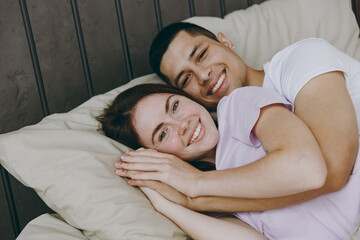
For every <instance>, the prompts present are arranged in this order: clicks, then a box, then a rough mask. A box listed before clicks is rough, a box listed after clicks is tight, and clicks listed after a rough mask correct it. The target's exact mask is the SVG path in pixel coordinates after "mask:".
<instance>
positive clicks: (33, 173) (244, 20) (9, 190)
mask: <svg viewBox="0 0 360 240" xmlns="http://www.w3.org/2000/svg"><path fill="white" fill-rule="evenodd" d="M359 3H360V1H359V0H317V1H314V0H268V1H262V0H242V1H240V0H220V1H219V0H211V1H210V0H208V1H205V0H153V1H151V0H115V1H96V0H86V1H85V0H78V1H76V0H68V1H55V0H51V1H47V0H37V1H34V0H27V1H26V0H19V1H10V0H5V1H2V2H1V3H0V6H1V7H0V11H1V17H0V46H1V50H2V55H1V57H0V66H1V68H0V76H1V80H0V81H1V84H0V93H1V94H0V99H1V103H2V104H1V110H0V114H1V122H0V131H1V132H0V133H1V135H0V163H1V167H0V168H1V184H0V186H1V187H0V196H1V197H0V209H1V213H2V214H1V217H0V239H2V240H8V239H15V238H17V239H24V240H28V239H142V240H148V239H149V240H151V239H160V240H161V239H189V237H188V236H187V235H186V233H184V232H183V231H181V229H179V228H178V227H177V226H176V225H174V224H173V223H172V222H171V221H169V220H168V219H167V218H165V217H164V216H162V215H161V214H159V213H157V212H156V211H154V209H153V208H152V206H151V204H150V203H149V201H148V200H147V199H146V197H145V196H144V195H143V194H142V192H141V191H140V190H139V189H137V188H133V187H130V186H128V185H127V184H126V182H125V181H124V180H123V179H121V178H119V177H117V176H115V174H114V172H113V171H114V170H113V168H112V164H113V162H115V161H116V160H118V159H119V157H120V155H121V153H123V152H124V151H126V149H127V147H126V146H124V145H121V144H119V143H117V142H114V141H112V140H110V139H108V138H106V137H105V136H104V135H103V134H102V133H101V132H99V131H97V128H98V123H97V121H96V120H95V117H96V116H97V115H98V114H99V113H100V112H101V110H102V109H103V108H104V107H105V106H106V104H108V103H109V102H111V100H112V99H113V98H114V97H115V96H116V95H117V94H118V93H119V92H121V91H123V90H124V89H126V88H128V87H130V86H133V85H135V84H139V83H145V82H162V81H161V80H160V79H159V78H158V77H157V76H155V75H154V74H152V71H151V68H150V65H149V64H148V49H149V47H150V44H151V40H152V38H153V37H154V36H155V35H156V33H157V32H158V31H159V30H160V29H161V28H163V27H164V26H166V25H168V24H170V23H172V22H176V21H182V20H186V21H189V22H193V23H197V24H199V25H201V26H204V27H206V28H208V29H209V30H211V31H213V32H214V33H217V32H219V31H222V32H224V33H225V34H226V35H228V36H229V37H230V39H231V40H232V41H233V42H234V43H235V45H236V49H235V51H236V52H237V53H238V54H239V55H240V56H241V57H242V58H243V59H244V60H245V62H246V63H247V64H248V65H250V66H251V67H254V68H256V69H261V68H262V64H263V63H265V62H266V61H268V60H270V59H271V57H272V56H273V55H274V54H275V53H276V52H278V51H279V50H281V49H282V48H284V47H286V46H288V45H290V44H291V43H294V42H296V41H298V40H301V39H304V38H309V37H319V38H324V39H325V40H327V41H329V42H330V43H332V44H333V45H334V46H335V47H337V48H339V49H340V50H342V51H344V52H346V53H347V54H349V55H351V56H353V57H354V58H356V59H357V60H359V61H360V39H359V25H358V23H359V22H360V19H359V9H360V7H359ZM355 237H356V236H355V235H354V239H355ZM358 237H359V236H358ZM358 239H359V238H358Z"/></svg>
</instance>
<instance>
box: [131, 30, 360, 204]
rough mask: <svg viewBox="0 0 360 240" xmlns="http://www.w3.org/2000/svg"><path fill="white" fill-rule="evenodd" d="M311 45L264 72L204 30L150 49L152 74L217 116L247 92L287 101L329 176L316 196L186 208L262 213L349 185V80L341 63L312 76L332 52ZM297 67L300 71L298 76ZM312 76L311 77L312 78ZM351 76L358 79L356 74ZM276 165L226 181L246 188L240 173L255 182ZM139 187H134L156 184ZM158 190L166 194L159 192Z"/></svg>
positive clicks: (352, 125) (354, 126)
mask: <svg viewBox="0 0 360 240" xmlns="http://www.w3.org/2000/svg"><path fill="white" fill-rule="evenodd" d="M309 42H310V43H307V42H302V43H299V44H298V45H296V44H295V45H292V46H290V47H289V49H288V48H287V50H286V51H285V50H283V51H281V52H280V53H278V54H277V55H276V56H274V58H273V59H272V61H271V62H270V63H267V64H265V65H264V68H265V71H263V70H260V71H259V70H255V69H252V68H250V67H249V66H247V65H246V64H245V63H244V62H243V60H242V59H241V58H240V57H239V56H238V55H237V54H236V53H234V52H233V49H234V45H233V44H232V43H231V41H230V40H229V39H228V38H227V37H226V36H225V35H224V34H222V33H219V34H218V36H217V37H216V36H215V35H213V34H212V33H211V32H209V31H207V30H206V29H203V28H201V27H199V26H196V25H193V24H190V23H175V24H172V25H169V26H168V27H166V28H164V29H163V30H162V31H161V32H160V33H159V34H158V35H157V36H156V38H155V39H154V41H153V44H152V47H151V50H150V62H151V65H152V67H153V70H154V71H155V72H156V73H157V74H158V75H160V76H161V77H162V78H163V79H164V80H165V81H167V82H168V83H170V84H171V85H173V86H175V87H178V88H180V89H182V90H184V91H185V92H187V93H188V94H190V95H191V96H192V97H194V98H195V99H196V100H198V101H199V102H200V103H202V104H204V105H205V106H207V107H208V108H209V109H211V110H214V109H215V108H216V106H217V104H218V102H219V101H220V99H221V98H222V97H224V96H227V95H229V94H230V93H231V91H233V90H234V89H236V88H238V87H243V86H264V87H268V88H272V89H274V90H276V91H278V92H279V93H280V94H281V95H283V96H285V97H286V98H287V100H288V101H290V102H291V103H292V104H293V105H294V107H295V114H296V115H297V116H298V117H299V118H300V119H302V120H303V121H304V122H305V124H306V125H307V126H308V127H309V129H310V130H311V131H312V132H313V134H314V136H315V138H316V139H317V142H318V144H319V147H320V149H321V152H322V154H323V157H324V160H325V162H326V165H327V170H328V174H327V178H326V181H325V184H324V186H323V187H321V188H319V189H316V190H312V191H308V192H303V193H298V194H294V195H289V196H284V197H278V198H268V199H242V198H227V197H213V198H211V197H197V196H192V197H197V198H193V199H191V203H186V204H188V207H190V208H192V209H194V210H198V211H225V210H226V211H263V210H268V209H276V208H283V207H286V206H290V205H294V204H297V203H301V202H304V201H308V200H311V199H313V198H316V197H318V196H320V195H322V194H326V193H331V192H334V191H337V190H339V189H341V188H342V187H343V186H344V185H345V184H346V182H347V179H348V177H349V175H350V174H351V170H352V168H353V166H354V163H355V160H356V156H357V152H358V146H359V141H358V123H357V119H356V114H355V111H354V107H353V103H352V99H351V98H350V96H349V92H348V88H347V85H349V83H348V82H349V80H348V79H346V78H348V77H349V76H348V75H349V74H348V72H347V70H346V69H347V68H341V67H337V66H336V63H337V61H338V59H337V58H336V59H335V60H334V62H335V63H334V66H332V65H331V64H332V62H331V61H330V65H331V66H330V67H329V68H323V69H321V70H320V73H319V71H317V74H315V75H314V73H313V72H312V66H313V65H314V63H315V65H316V64H320V65H321V64H322V63H323V62H325V61H326V60H328V59H331V57H332V55H331V54H329V56H328V55H326V54H325V53H328V52H330V53H331V52H332V51H333V50H332V49H331V47H332V46H328V45H329V44H328V45H327V43H324V41H321V40H315V39H313V40H310V41H309ZM313 45H314V46H313ZM314 49H315V51H314ZM316 49H317V50H316ZM329 49H330V51H329ZM319 52H320V54H318V53H319ZM336 54H338V53H336ZM342 57H344V56H342ZM348 58H349V57H348ZM353 61H354V62H353V63H351V66H352V70H354V69H356V68H357V69H358V70H357V71H360V70H359V69H360V66H355V67H354V65H356V64H358V62H356V61H355V60H353ZM298 68H299V69H301V71H297V69H298ZM306 69H309V71H308V72H306ZM355 71H356V70H355ZM351 74H352V75H354V74H353V72H352V73H351ZM359 74H360V73H359ZM355 75H356V74H355ZM358 76H360V75H358ZM358 78H359V77H358ZM304 79H305V80H304ZM359 81H360V79H359ZM299 82H301V84H298V83H299ZM358 85H360V82H359V84H358ZM294 86H296V89H294ZM271 164H272V163H271V162H262V163H261V164H259V165H258V168H257V169H250V168H249V169H244V168H243V169H242V170H240V169H239V172H235V171H234V172H233V173H234V174H232V175H231V176H226V177H228V178H236V179H238V180H239V181H246V180H247V179H244V178H243V176H244V175H243V174H242V173H244V172H245V171H247V172H248V173H249V172H250V173H249V175H251V171H258V170H259V169H264V168H267V167H268V166H271ZM184 171H185V170H184ZM159 174H160V173H159ZM219 174H220V173H219ZM129 175H130V174H129ZM184 175H185V174H184ZM208 176H211V175H208ZM226 177H225V178H222V179H226ZM192 180H193V179H192ZM198 180H199V181H195V182H199V184H193V185H194V186H195V185H197V186H201V185H202V184H205V183H206V181H207V179H206V177H205V178H201V179H198ZM136 181H137V180H135V182H134V185H136V184H137V185H143V186H149V184H152V183H150V182H149V183H145V182H141V181H137V182H136ZM192 183H194V181H192ZM220 185H221V184H220ZM150 187H151V186H150ZM153 188H160V187H159V186H158V187H156V186H155V185H153ZM157 190H158V191H160V192H161V190H159V189H157ZM234 191H235V190H234ZM188 195H189V194H188ZM190 195H191V194H190Z"/></svg>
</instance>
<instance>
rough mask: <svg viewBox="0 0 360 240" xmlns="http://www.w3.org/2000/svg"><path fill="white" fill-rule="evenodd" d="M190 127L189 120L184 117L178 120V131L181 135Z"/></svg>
mask: <svg viewBox="0 0 360 240" xmlns="http://www.w3.org/2000/svg"><path fill="white" fill-rule="evenodd" d="M188 128H189V121H187V120H186V119H182V120H179V121H178V132H179V134H180V135H185V134H186V132H187V130H188Z"/></svg>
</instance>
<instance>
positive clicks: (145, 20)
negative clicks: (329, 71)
mask: <svg viewBox="0 0 360 240" xmlns="http://www.w3.org/2000/svg"><path fill="white" fill-rule="evenodd" d="M262 1H263V0H102V1H98V0H77V1H76V0H19V1H14V0H1V1H0V50H1V55H0V102H1V108H0V119H1V121H0V134H1V133H7V132H10V131H14V130H17V129H19V128H21V127H23V126H26V125H30V124H35V123H37V122H39V121H40V120H41V119H42V118H43V117H44V116H47V115H49V114H53V113H61V112H66V111H69V110H71V109H73V108H74V107H76V106H78V105H79V104H81V103H82V102H84V101H86V100H87V99H89V98H90V97H91V96H93V95H96V94H101V93H104V92H107V91H109V90H111V89H113V88H115V87H118V86H120V85H122V84H125V83H127V82H128V81H129V80H131V79H133V78H136V77H139V76H142V75H145V74H149V73H151V72H152V71H151V68H150V66H149V64H148V50H149V47H150V44H151V40H152V38H153V37H154V36H155V35H156V33H157V32H158V31H159V29H161V28H162V27H163V26H166V25H168V24H170V23H172V22H176V21H180V20H183V19H186V18H189V17H191V16H195V15H197V16H218V17H222V16H224V15H225V14H226V13H229V12H232V11H233V10H237V9H243V8H246V7H248V6H249V5H252V4H255V3H260V2H262ZM24 161H26V159H24ZM0 170H1V180H0V181H1V182H0V213H1V216H0V239H2V240H7V239H14V238H15V237H16V236H17V235H18V234H19V232H20V231H21V229H23V228H24V227H25V225H26V224H27V223H28V222H29V221H30V220H32V219H33V218H35V217H37V216H38V215H40V214H42V213H45V212H51V210H50V209H48V208H47V207H46V205H45V204H44V203H43V202H42V200H40V199H39V198H38V197H37V195H36V193H35V191H33V190H32V189H29V188H26V187H24V186H23V185H22V184H20V183H19V182H18V181H17V180H15V179H14V178H13V177H12V176H10V175H9V174H8V173H7V172H6V170H4V168H2V167H1V166H0Z"/></svg>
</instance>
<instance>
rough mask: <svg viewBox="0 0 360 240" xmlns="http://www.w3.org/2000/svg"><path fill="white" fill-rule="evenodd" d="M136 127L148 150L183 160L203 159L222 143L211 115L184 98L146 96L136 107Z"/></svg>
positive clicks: (168, 95)
mask: <svg viewBox="0 0 360 240" xmlns="http://www.w3.org/2000/svg"><path fill="white" fill-rule="evenodd" d="M133 125H134V128H135V131H136V132H137V134H138V135H139V137H140V141H141V143H142V144H143V145H144V147H147V148H151V149H155V150H158V151H160V152H164V153H170V154H174V155H175V156H177V157H179V158H181V159H183V160H194V159H197V158H201V157H202V156H204V155H205V154H207V153H208V152H209V151H210V150H213V149H214V148H215V146H216V144H217V142H218V140H219V133H218V130H217V128H216V126H215V123H214V121H213V119H212V118H211V116H210V114H209V112H208V111H207V110H206V109H205V108H204V107H202V106H201V105H200V104H198V103H196V102H194V101H192V100H190V99H188V98H186V97H184V96H180V95H174V94H167V93H161V94H152V95H149V96H146V97H144V98H143V99H141V100H140V101H139V102H138V103H137V104H136V106H135V108H134V112H133Z"/></svg>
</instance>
